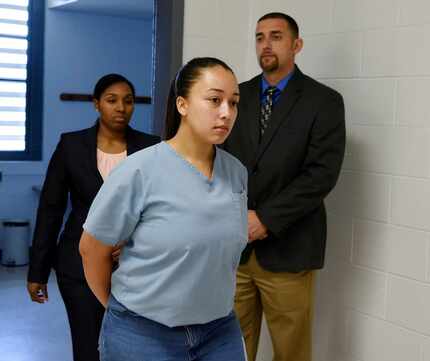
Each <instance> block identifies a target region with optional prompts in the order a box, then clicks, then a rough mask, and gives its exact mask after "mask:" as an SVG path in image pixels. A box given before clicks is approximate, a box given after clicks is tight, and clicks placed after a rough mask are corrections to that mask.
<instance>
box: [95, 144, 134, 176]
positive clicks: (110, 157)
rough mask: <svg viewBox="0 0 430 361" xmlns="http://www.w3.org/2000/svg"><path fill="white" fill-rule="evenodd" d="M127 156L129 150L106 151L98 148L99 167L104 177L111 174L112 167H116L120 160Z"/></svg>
mask: <svg viewBox="0 0 430 361" xmlns="http://www.w3.org/2000/svg"><path fill="white" fill-rule="evenodd" d="M126 157H127V151H126V150H125V151H123V152H122V153H115V154H112V153H105V152H103V151H101V150H100V149H98V148H97V168H98V170H99V172H100V174H101V176H102V178H103V180H105V179H106V178H107V176H108V175H109V174H110V172H111V171H112V169H114V168H115V167H116V166H117V164H118V163H119V162H121V161H122V160H123V159H125V158H126Z"/></svg>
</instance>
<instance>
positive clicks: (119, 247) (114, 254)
mask: <svg viewBox="0 0 430 361" xmlns="http://www.w3.org/2000/svg"><path fill="white" fill-rule="evenodd" d="M122 246H123V244H121V243H119V244H117V245H116V246H115V247H114V248H113V251H112V262H113V263H118V261H119V256H120V255H121V250H122Z"/></svg>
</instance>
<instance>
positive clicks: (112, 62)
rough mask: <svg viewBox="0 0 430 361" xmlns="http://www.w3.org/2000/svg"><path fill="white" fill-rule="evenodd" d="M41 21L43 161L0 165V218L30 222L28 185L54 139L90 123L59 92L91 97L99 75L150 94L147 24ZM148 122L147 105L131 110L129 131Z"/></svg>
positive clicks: (69, 18)
mask: <svg viewBox="0 0 430 361" xmlns="http://www.w3.org/2000/svg"><path fill="white" fill-rule="evenodd" d="M45 22H46V23H45V57H44V61H45V64H44V68H45V71H44V116H43V160H42V161H40V162H0V171H1V172H2V173H3V180H2V181H1V182H0V219H4V218H25V219H31V220H33V218H34V215H35V211H36V207H37V202H38V196H37V194H36V193H35V192H34V191H32V186H33V185H40V184H41V183H42V182H43V178H44V174H45V171H46V167H47V162H48V161H49V159H50V156H51V154H52V152H53V151H54V149H55V146H56V144H57V142H58V139H59V136H60V134H61V133H62V132H66V131H72V130H78V129H81V128H85V127H89V126H91V125H92V124H93V123H94V121H95V119H96V113H95V111H94V110H93V107H92V104H91V103H87V102H64V101H61V100H59V95H60V93H62V92H77V93H91V92H92V89H93V87H94V85H95V82H96V81H97V79H98V78H99V77H100V76H102V75H104V74H106V73H111V72H117V73H121V74H123V75H125V76H126V77H127V78H128V79H130V80H131V81H132V82H133V83H134V85H135V87H136V92H137V94H138V95H151V78H152V21H147V20H142V19H130V18H121V17H112V16H100V15H89V14H85V13H78V12H66V11H60V10H48V9H47V10H46V19H45ZM151 118H152V106H151V105H143V104H139V105H136V110H135V113H134V116H133V121H132V126H134V127H136V128H137V129H140V130H143V131H147V132H151V129H152V124H151ZM32 224H33V222H32ZM0 239H1V234H0ZM0 244H1V243H0Z"/></svg>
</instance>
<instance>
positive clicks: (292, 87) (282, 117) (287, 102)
mask: <svg viewBox="0 0 430 361" xmlns="http://www.w3.org/2000/svg"><path fill="white" fill-rule="evenodd" d="M302 76H303V74H302V73H301V72H300V70H299V69H298V68H297V67H296V69H295V74H294V75H293V77H292V78H291V80H290V81H289V82H288V85H287V87H286V88H285V89H284V91H283V92H282V94H281V95H280V98H279V99H278V101H277V103H276V104H275V106H274V109H273V111H272V115H271V117H270V120H269V124H268V126H267V128H266V131H265V132H264V136H263V138H262V139H261V143H260V146H259V147H258V152H257V158H256V162H258V160H259V159H260V158H261V156H262V155H263V154H264V152H265V151H266V149H267V147H268V146H269V144H270V143H271V141H272V139H273V137H274V136H275V134H276V133H277V131H278V129H279V127H280V126H281V124H282V123H283V122H284V121H286V118H287V117H288V114H289V113H290V112H291V110H292V109H293V107H294V105H295V104H296V102H297V100H298V99H299V98H300V96H301V94H302V91H303V87H302V82H301V79H302ZM258 114H260V113H258Z"/></svg>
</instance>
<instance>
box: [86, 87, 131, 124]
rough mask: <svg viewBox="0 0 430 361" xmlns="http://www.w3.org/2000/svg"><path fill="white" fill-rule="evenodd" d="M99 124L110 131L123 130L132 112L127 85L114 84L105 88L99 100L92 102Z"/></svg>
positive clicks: (129, 89) (129, 91)
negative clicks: (97, 114) (98, 115)
mask: <svg viewBox="0 0 430 361" xmlns="http://www.w3.org/2000/svg"><path fill="white" fill-rule="evenodd" d="M94 105H95V107H96V109H97V111H98V112H99V114H100V122H101V123H102V124H103V125H104V126H105V127H106V128H108V129H110V130H112V131H119V130H124V129H125V128H126V127H127V125H128V123H129V122H130V119H131V116H132V115H133V110H134V97H133V93H132V91H131V88H130V86H129V85H128V84H127V83H115V84H112V85H111V86H109V87H108V88H106V90H105V91H104V92H103V93H102V94H101V96H100V99H99V100H97V99H95V100H94Z"/></svg>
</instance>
